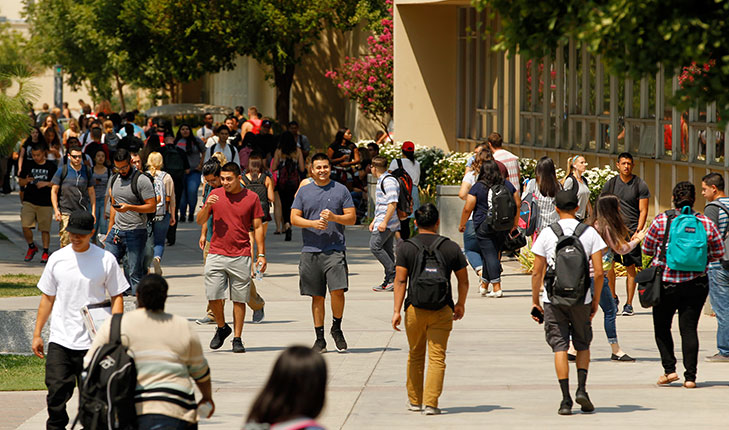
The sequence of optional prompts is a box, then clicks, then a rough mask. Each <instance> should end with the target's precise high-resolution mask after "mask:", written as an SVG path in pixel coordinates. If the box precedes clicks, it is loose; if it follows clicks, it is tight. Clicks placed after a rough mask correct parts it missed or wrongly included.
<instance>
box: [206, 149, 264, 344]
mask: <svg viewBox="0 0 729 430" xmlns="http://www.w3.org/2000/svg"><path fill="white" fill-rule="evenodd" d="M220 181H221V183H222V187H221V188H217V189H214V190H212V191H211V192H210V195H209V196H208V198H207V199H206V201H205V205H204V206H203V208H202V209H201V210H200V212H198V214H197V223H198V224H199V225H203V224H205V223H207V221H208V219H209V218H210V217H211V216H212V218H213V225H214V226H215V228H214V229H213V234H212V236H211V238H210V253H209V254H208V256H207V259H206V261H205V292H206V295H207V299H208V304H209V306H210V309H211V310H212V311H213V314H214V315H215V321H216V323H217V326H218V328H217V330H216V331H215V335H214V336H213V338H212V340H211V341H210V349H218V348H220V347H221V346H223V342H224V341H225V338H227V337H228V336H230V334H231V332H233V352H236V353H242V352H245V351H246V350H245V346H244V345H243V341H242V339H241V335H242V333H243V320H244V318H245V315H246V307H245V305H246V302H248V300H249V299H250V293H251V291H250V286H251V267H252V266H251V263H252V256H251V243H250V239H249V236H248V232H249V231H250V230H251V229H253V230H254V235H255V237H256V243H257V244H258V256H257V258H256V264H257V265H258V267H259V268H260V269H259V270H260V271H261V272H262V273H263V272H265V271H266V242H265V237H264V235H263V224H262V218H263V211H262V210H261V203H260V201H259V200H258V195H257V194H256V193H254V192H252V191H249V190H246V189H245V188H243V186H242V184H241V182H242V181H241V171H240V167H239V166H238V165H237V164H236V163H233V162H228V163H226V164H225V165H224V166H223V167H222V168H221V172H220ZM228 291H229V292H230V299H231V300H232V301H233V330H231V328H230V326H228V324H226V323H225V315H224V314H223V304H224V302H225V296H226V292H228Z"/></svg>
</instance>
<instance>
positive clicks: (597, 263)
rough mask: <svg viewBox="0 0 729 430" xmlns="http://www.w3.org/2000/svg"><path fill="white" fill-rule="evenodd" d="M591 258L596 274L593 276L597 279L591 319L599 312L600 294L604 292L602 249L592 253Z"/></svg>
mask: <svg viewBox="0 0 729 430" xmlns="http://www.w3.org/2000/svg"><path fill="white" fill-rule="evenodd" d="M590 259H591V260H592V268H593V269H594V271H595V276H594V278H593V279H594V280H595V281H594V284H595V287H594V288H595V290H594V292H593V294H592V311H591V312H590V319H592V318H594V317H595V314H596V313H597V308H598V306H599V305H600V294H601V293H602V284H603V283H602V278H603V270H602V251H598V252H596V253H594V254H592V256H590Z"/></svg>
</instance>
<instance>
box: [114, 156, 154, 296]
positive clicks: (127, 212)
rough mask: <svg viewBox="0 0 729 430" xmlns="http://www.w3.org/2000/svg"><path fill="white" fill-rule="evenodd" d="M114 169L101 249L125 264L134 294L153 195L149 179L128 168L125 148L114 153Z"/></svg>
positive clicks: (143, 270) (142, 269) (141, 267)
mask: <svg viewBox="0 0 729 430" xmlns="http://www.w3.org/2000/svg"><path fill="white" fill-rule="evenodd" d="M114 170H115V171H116V172H117V173H115V174H114V175H113V176H112V177H111V178H110V179H109V195H110V199H111V200H110V201H111V214H110V215H109V227H108V230H107V233H106V237H105V238H104V248H105V249H106V250H107V251H109V252H111V253H112V254H114V256H115V257H116V258H117V261H125V269H126V272H127V274H128V276H129V284H130V285H131V286H132V291H131V294H132V295H134V294H136V292H137V290H136V288H137V284H138V283H139V281H140V280H141V279H142V277H143V276H144V275H145V273H146V271H147V270H146V269H147V268H146V267H144V252H145V248H146V245H147V220H148V218H147V214H148V213H154V212H155V210H156V209H157V201H156V194H155V191H154V183H153V179H150V178H149V176H147V175H146V174H144V173H143V172H141V171H139V170H137V169H136V168H134V167H133V166H132V157H131V154H129V151H127V150H126V149H123V148H122V149H119V150H117V151H116V153H114ZM125 256H126V260H124V257H125Z"/></svg>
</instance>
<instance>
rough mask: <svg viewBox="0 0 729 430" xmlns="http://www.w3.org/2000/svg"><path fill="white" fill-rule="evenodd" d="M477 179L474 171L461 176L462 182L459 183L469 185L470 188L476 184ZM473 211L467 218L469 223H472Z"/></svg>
mask: <svg viewBox="0 0 729 430" xmlns="http://www.w3.org/2000/svg"><path fill="white" fill-rule="evenodd" d="M477 179H478V175H477V174H476V172H474V171H470V172H468V173H466V174H465V175H463V180H462V181H461V182H462V183H464V184H469V185H470V186H474V185H475V184H476V180H477ZM474 212H475V210H474V211H471V216H469V217H468V220H469V221H473V213H474Z"/></svg>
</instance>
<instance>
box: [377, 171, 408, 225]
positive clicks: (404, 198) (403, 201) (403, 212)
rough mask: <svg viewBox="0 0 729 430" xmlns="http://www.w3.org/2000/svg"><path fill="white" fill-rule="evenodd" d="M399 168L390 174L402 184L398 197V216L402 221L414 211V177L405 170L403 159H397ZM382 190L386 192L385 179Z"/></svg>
mask: <svg viewBox="0 0 729 430" xmlns="http://www.w3.org/2000/svg"><path fill="white" fill-rule="evenodd" d="M395 161H397V169H395V170H393V171H392V172H390V176H392V177H393V178H395V179H397V183H398V184H400V192H399V193H398V197H397V217H398V219H399V220H400V221H403V220H406V219H407V218H408V217H409V216H410V215H411V214H412V213H413V195H412V192H413V178H411V177H410V174H409V173H408V172H407V171H406V170H405V168H404V167H403V165H402V160H401V159H399V158H398V159H396V160H395ZM381 187H382V192H383V193H384V192H385V184H384V181H383V183H382V184H381Z"/></svg>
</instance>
